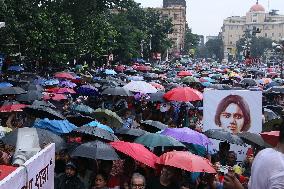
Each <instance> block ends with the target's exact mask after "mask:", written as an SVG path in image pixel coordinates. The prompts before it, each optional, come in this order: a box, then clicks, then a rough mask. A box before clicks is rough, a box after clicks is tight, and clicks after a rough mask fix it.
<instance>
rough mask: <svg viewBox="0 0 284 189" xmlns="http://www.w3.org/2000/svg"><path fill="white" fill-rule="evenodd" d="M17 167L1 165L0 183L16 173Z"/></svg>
mask: <svg viewBox="0 0 284 189" xmlns="http://www.w3.org/2000/svg"><path fill="white" fill-rule="evenodd" d="M16 169H17V167H14V166H8V165H0V170H1V174H0V181H1V180H3V179H4V178H6V177H7V176H8V175H10V174H11V173H12V172H13V171H15V170H16Z"/></svg>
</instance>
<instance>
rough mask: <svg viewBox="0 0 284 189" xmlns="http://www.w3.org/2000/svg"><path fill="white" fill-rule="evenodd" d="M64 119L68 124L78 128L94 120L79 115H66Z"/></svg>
mask: <svg viewBox="0 0 284 189" xmlns="http://www.w3.org/2000/svg"><path fill="white" fill-rule="evenodd" d="M66 119H67V120H68V121H69V122H70V123H73V124H74V125H77V126H79V127H80V126H83V125H85V124H87V123H90V122H92V121H94V120H95V119H94V118H92V117H90V116H85V115H82V114H80V113H76V114H71V115H67V116H66Z"/></svg>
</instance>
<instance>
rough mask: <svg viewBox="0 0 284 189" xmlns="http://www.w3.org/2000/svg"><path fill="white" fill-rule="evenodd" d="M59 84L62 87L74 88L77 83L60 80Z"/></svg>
mask: <svg viewBox="0 0 284 189" xmlns="http://www.w3.org/2000/svg"><path fill="white" fill-rule="evenodd" d="M59 86H60V87H68V88H74V87H76V86H77V85H76V84H75V83H73V82H71V81H68V80H67V81H60V83H59Z"/></svg>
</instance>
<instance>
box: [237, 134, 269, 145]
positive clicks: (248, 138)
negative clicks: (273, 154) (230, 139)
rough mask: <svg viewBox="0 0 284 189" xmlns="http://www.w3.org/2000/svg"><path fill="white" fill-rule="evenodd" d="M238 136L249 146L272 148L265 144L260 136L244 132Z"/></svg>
mask: <svg viewBox="0 0 284 189" xmlns="http://www.w3.org/2000/svg"><path fill="white" fill-rule="evenodd" d="M238 136H239V137H240V138H241V139H242V140H243V141H244V142H245V143H247V144H249V145H252V144H257V145H258V146H262V147H266V148H270V147H271V146H270V145H269V144H267V143H266V142H264V140H263V138H262V137H261V136H260V134H256V133H250V132H242V133H239V134H238Z"/></svg>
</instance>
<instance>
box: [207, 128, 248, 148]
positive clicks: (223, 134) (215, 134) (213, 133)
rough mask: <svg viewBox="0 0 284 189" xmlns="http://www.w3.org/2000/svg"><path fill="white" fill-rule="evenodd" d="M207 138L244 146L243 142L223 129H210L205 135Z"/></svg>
mask: <svg viewBox="0 0 284 189" xmlns="http://www.w3.org/2000/svg"><path fill="white" fill-rule="evenodd" d="M204 134H205V135H206V136H207V137H209V138H213V139H216V140H221V141H227V142H228V143H232V144H238V145H243V144H244V142H243V140H242V139H241V138H240V137H239V136H237V135H233V134H232V133H229V132H227V131H225V130H223V129H209V130H207V131H205V133H204Z"/></svg>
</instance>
